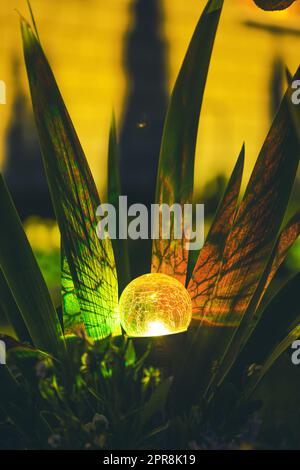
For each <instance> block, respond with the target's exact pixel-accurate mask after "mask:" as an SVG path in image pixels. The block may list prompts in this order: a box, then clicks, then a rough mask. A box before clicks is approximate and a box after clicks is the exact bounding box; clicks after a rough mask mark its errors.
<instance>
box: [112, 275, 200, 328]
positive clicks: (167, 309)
mask: <svg viewBox="0 0 300 470" xmlns="http://www.w3.org/2000/svg"><path fill="white" fill-rule="evenodd" d="M119 312H120V318H121V324H122V327H123V328H124V330H125V331H126V333H127V335H128V336H131V337H145V336H164V335H171V334H175V333H181V332H183V331H186V330H187V328H188V326H189V324H190V322H191V319H192V301H191V298H190V295H189V293H188V291H187V290H186V288H185V287H184V286H183V285H182V284H181V282H179V281H178V280H177V279H175V278H173V277H171V276H167V275H166V274H160V273H153V274H144V275H143V276H140V277H138V278H136V279H134V280H133V281H132V282H131V283H130V284H128V286H127V287H126V288H125V289H124V291H123V293H122V295H121V298H120V303H119Z"/></svg>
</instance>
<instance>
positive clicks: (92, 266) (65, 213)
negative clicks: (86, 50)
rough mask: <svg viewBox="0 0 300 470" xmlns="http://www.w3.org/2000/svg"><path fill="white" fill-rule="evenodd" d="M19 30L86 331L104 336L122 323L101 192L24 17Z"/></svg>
mask: <svg viewBox="0 0 300 470" xmlns="http://www.w3.org/2000/svg"><path fill="white" fill-rule="evenodd" d="M21 29H22V37H23V45H24V54H25V61H26V67H27V74H28V79H29V84H30V91H31V98H32V103H33V110H34V115H35V120H36V125H37V129H38V133H39V138H40V145H41V150H42V155H43V161H44V166H45V170H46V174H47V179H48V183H49V188H50V193H51V197H52V201H53V205H54V209H55V213H56V217H57V221H58V224H59V228H60V232H61V235H62V243H63V246H64V249H65V254H66V258H67V262H68V266H69V268H70V272H71V276H72V279H73V283H74V286H75V290H76V292H75V293H76V296H77V298H78V301H79V304H80V310H81V315H82V318H83V321H84V325H85V329H86V332H87V334H88V335H89V336H91V337H92V338H96V339H97V338H103V337H105V336H108V335H110V334H111V333H113V332H118V331H120V330H119V328H120V326H119V316H118V312H117V304H118V285H117V274H116V268H115V261H114V256H113V250H112V246H111V242H110V240H109V239H108V238H106V239H105V240H101V241H100V240H99V239H98V237H97V234H96V226H97V219H96V210H97V207H98V206H99V204H100V200H99V196H98V193H97V190H96V186H95V183H94V180H93V178H92V175H91V172H90V169H89V166H88V164H87V161H86V158H85V155H84V153H83V150H82V147H81V145H80V142H79V140H78V137H77V134H76V132H75V129H74V127H73V125H72V122H71V119H70V117H69V114H68V112H67V109H66V107H65V104H64V102H63V99H62V96H61V94H60V92H59V89H58V86H57V84H56V81H55V78H54V76H53V73H52V71H51V68H50V66H49V64H48V61H47V59H46V57H45V54H44V52H43V50H42V48H41V45H40V44H39V42H38V40H37V38H36V36H35V35H34V33H33V32H32V30H31V28H30V26H29V25H28V23H27V22H26V21H25V20H24V19H21ZM68 320H69V317H68V318H67V321H68Z"/></svg>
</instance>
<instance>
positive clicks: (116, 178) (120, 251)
mask: <svg viewBox="0 0 300 470" xmlns="http://www.w3.org/2000/svg"><path fill="white" fill-rule="evenodd" d="M120 181H121V179H120V164H119V152H118V140H117V129H116V120H115V115H114V114H113V116H112V120H111V126H110V132H109V145H108V175H107V202H108V203H109V204H111V205H112V206H113V207H114V208H115V210H116V217H117V220H118V223H119V224H120V223H124V222H123V221H122V218H121V217H120V216H122V214H120V213H119V211H118V207H119V197H120V196H121V182H120ZM112 245H113V250H114V255H115V260H116V267H117V273H118V282H119V293H120V294H121V293H122V291H123V289H124V288H125V287H126V286H127V284H128V283H129V282H130V266H129V251H128V243H127V240H126V239H122V238H116V239H113V240H112Z"/></svg>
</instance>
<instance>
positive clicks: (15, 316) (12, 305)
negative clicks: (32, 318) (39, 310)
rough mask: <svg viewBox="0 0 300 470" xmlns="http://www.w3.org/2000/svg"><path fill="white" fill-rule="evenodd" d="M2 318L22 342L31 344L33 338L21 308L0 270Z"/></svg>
mask: <svg viewBox="0 0 300 470" xmlns="http://www.w3.org/2000/svg"><path fill="white" fill-rule="evenodd" d="M0 318H2V319H3V320H4V321H8V322H9V324H10V326H11V327H12V329H13V330H14V332H15V333H16V335H17V338H18V339H19V340H20V341H25V342H26V341H28V342H29V343H30V342H31V337H30V334H29V332H28V329H27V327H26V325H25V322H24V320H23V318H22V315H21V312H20V310H19V307H18V306H17V304H16V301H15V299H14V297H13V295H12V293H11V290H10V288H9V286H8V284H7V282H6V279H5V277H4V275H3V273H2V271H1V269H0Z"/></svg>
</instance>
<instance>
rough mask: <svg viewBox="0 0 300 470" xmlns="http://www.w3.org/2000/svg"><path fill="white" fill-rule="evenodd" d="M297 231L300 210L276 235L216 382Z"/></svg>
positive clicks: (249, 327)
mask: <svg viewBox="0 0 300 470" xmlns="http://www.w3.org/2000/svg"><path fill="white" fill-rule="evenodd" d="M299 233H300V211H298V212H297V213H296V214H295V215H294V216H293V217H292V218H291V220H290V221H289V222H288V224H287V225H286V226H285V227H284V229H283V230H282V232H281V234H280V236H279V237H278V240H277V242H276V244H275V246H274V249H273V252H272V255H271V257H270V259H269V261H268V263H267V265H266V268H265V270H264V273H263V275H262V277H261V279H260V282H259V284H258V286H257V289H256V291H255V294H254V295H253V297H252V299H251V301H250V303H249V306H248V308H247V310H246V312H245V315H244V316H243V319H242V321H241V323H240V325H239V327H238V329H237V331H236V333H235V335H234V337H233V339H232V341H231V343H230V344H229V346H228V349H227V351H226V353H225V355H224V357H223V360H222V364H221V366H220V368H219V370H218V374H217V376H216V378H215V380H216V381H218V384H220V383H221V382H222V381H223V380H224V379H225V377H226V375H227V373H228V372H229V371H230V368H231V366H232V364H233V363H234V361H235V359H236V358H237V357H238V355H239V352H240V350H241V349H242V348H243V346H244V344H245V343H246V341H247V340H248V338H249V337H250V336H251V334H252V332H253V330H254V329H255V327H256V324H257V322H258V321H259V319H260V315H261V311H260V310H261V309H259V305H260V302H261V300H262V298H263V295H264V293H265V291H266V289H267V287H268V286H269V284H270V282H271V281H272V279H273V277H274V275H275V274H276V272H277V270H278V268H279V267H280V265H281V264H282V263H283V261H284V260H285V258H286V255H287V253H288V250H289V249H290V248H291V246H292V245H293V243H294V242H295V241H296V240H297V238H298V236H299Z"/></svg>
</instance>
